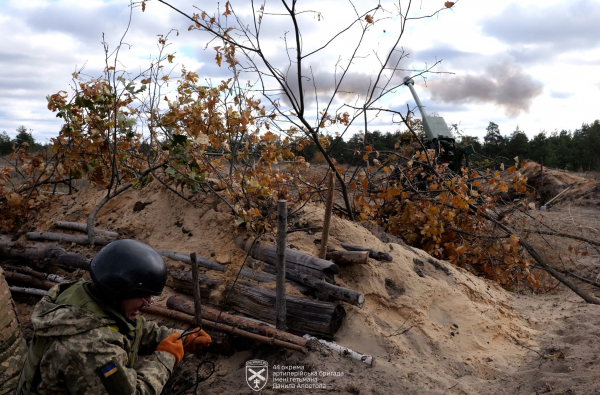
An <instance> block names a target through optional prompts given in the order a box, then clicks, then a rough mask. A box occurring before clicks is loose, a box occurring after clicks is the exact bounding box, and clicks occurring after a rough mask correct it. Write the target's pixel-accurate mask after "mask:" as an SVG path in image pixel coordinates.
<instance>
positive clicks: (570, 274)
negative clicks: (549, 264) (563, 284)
mask: <svg viewBox="0 0 600 395" xmlns="http://www.w3.org/2000/svg"><path fill="white" fill-rule="evenodd" d="M561 272H562V273H564V274H566V275H567V276H571V277H573V278H576V279H578V280H579V281H583V282H584V283H588V284H590V285H593V286H594V287H596V288H600V283H597V282H595V281H592V280H588V279H587V278H583V277H581V276H578V275H576V274H574V273H571V272H570V271H568V270H561Z"/></svg>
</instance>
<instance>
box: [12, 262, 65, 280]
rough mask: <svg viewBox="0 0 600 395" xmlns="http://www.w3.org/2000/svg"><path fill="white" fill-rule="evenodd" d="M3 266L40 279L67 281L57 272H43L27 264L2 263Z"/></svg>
mask: <svg viewBox="0 0 600 395" xmlns="http://www.w3.org/2000/svg"><path fill="white" fill-rule="evenodd" d="M2 267H4V268H5V269H7V270H12V271H16V272H19V273H23V274H28V275H30V276H33V277H35V278H39V279H40V280H48V281H52V282H55V283H64V282H65V281H67V280H66V279H64V278H63V277H61V276H57V275H56V274H52V273H41V272H38V271H36V270H33V269H32V268H30V267H27V266H13V265H2Z"/></svg>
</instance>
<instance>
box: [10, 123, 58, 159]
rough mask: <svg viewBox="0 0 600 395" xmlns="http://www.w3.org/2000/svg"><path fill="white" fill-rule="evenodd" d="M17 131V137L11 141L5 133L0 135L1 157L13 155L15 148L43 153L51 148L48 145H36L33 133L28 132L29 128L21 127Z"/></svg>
mask: <svg viewBox="0 0 600 395" xmlns="http://www.w3.org/2000/svg"><path fill="white" fill-rule="evenodd" d="M16 131H17V135H16V136H15V138H14V139H11V138H10V136H9V135H8V133H6V132H5V131H3V132H1V133H0V155H8V154H10V153H12V152H13V151H14V150H13V146H16V147H20V146H23V147H24V148H25V149H26V151H28V152H39V151H43V150H45V149H46V148H47V147H48V146H49V145H48V144H39V143H36V142H35V139H34V138H33V136H32V135H31V132H30V131H29V132H28V131H27V128H26V127H25V126H23V125H21V126H19V127H18V128H17V130H16ZM23 143H25V144H23Z"/></svg>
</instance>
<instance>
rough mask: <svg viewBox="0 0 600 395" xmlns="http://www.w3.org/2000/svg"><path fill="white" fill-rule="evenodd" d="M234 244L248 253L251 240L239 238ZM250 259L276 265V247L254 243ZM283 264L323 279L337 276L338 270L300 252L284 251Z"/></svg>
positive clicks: (328, 263)
mask: <svg viewBox="0 0 600 395" xmlns="http://www.w3.org/2000/svg"><path fill="white" fill-rule="evenodd" d="M234 241H235V244H236V245H237V246H238V247H240V248H242V249H244V250H245V251H248V250H249V249H250V247H251V245H252V240H250V239H248V240H244V239H242V238H241V237H236V238H235V239H234ZM250 254H251V256H252V258H254V259H258V260H261V261H264V262H266V263H268V264H269V265H272V266H276V265H277V247H276V246H268V245H263V244H260V243H255V244H254V248H252V251H251V252H250ZM285 264H286V267H287V268H290V269H295V270H298V271H300V272H303V273H307V274H312V275H313V276H315V277H317V278H320V279H323V278H325V273H327V274H338V273H339V272H340V268H339V267H338V266H337V265H336V264H335V263H333V262H329V261H326V260H324V259H320V258H317V257H314V256H311V255H308V254H304V253H302V252H299V251H296V250H292V249H289V248H286V249H285Z"/></svg>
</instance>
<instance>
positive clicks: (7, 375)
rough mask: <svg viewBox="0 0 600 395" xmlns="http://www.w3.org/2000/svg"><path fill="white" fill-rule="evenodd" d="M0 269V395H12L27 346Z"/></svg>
mask: <svg viewBox="0 0 600 395" xmlns="http://www.w3.org/2000/svg"><path fill="white" fill-rule="evenodd" d="M2 273H3V272H2V269H1V268H0V395H6V394H13V393H14V391H15V389H16V388H17V383H18V382H19V372H20V371H21V367H22V366H23V361H24V360H25V354H27V344H26V343H25V339H23V335H22V334H21V330H20V329H19V321H18V319H17V314H16V313H15V308H14V307H15V306H14V304H13V300H12V297H11V294H10V291H9V289H8V284H7V283H6V280H5V279H4V275H3V274H2Z"/></svg>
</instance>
